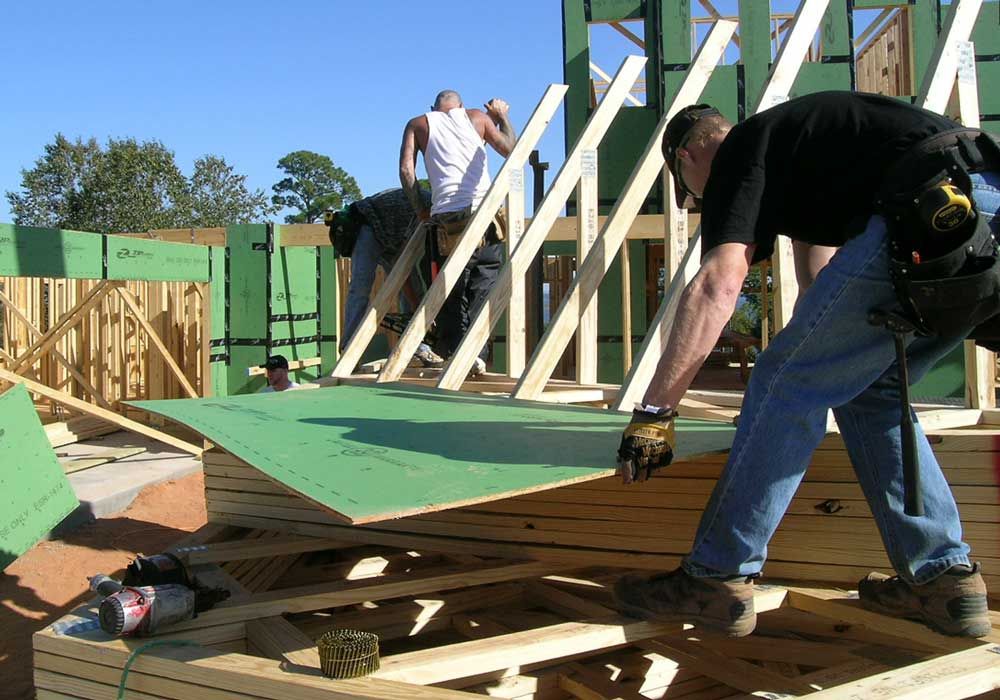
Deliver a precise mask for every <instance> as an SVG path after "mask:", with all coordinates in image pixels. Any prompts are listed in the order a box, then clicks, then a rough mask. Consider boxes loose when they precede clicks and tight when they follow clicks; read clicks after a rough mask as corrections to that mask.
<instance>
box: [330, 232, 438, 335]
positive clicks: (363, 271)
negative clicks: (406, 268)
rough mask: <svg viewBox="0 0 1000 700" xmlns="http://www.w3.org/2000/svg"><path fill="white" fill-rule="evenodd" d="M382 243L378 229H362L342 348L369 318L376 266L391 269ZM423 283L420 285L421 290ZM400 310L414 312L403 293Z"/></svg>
mask: <svg viewBox="0 0 1000 700" xmlns="http://www.w3.org/2000/svg"><path fill="white" fill-rule="evenodd" d="M382 252H383V251H382V244H381V243H379V242H378V240H376V238H375V231H374V230H372V227H371V226H369V225H368V224H364V225H363V226H362V227H361V228H360V229H359V230H358V238H357V240H356V241H355V242H354V249H353V250H352V251H351V284H350V286H349V287H348V288H347V301H346V302H345V304H344V333H343V336H342V339H341V342H340V349H341V351H343V350H344V348H345V347H347V343H348V342H349V341H350V339H351V336H352V335H354V331H356V330H357V329H358V326H359V325H361V319H363V318H364V317H365V311H367V310H368V299H369V297H370V296H371V292H372V285H373V284H374V283H375V268H376V266H381V267H382V269H383V270H385V272H386V274H388V273H389V268H388V267H386V262H385V260H383V259H382ZM411 279H413V280H414V281H417V280H418V279H419V278H418V277H417V275H416V270H414V273H413V274H412V275H411ZM419 286H420V285H417V288H418V289H419ZM399 306H400V310H401V311H403V312H404V313H409V312H410V311H412V309H410V305H409V303H408V302H407V300H406V298H405V297H404V296H403V295H402V294H400V295H399ZM428 350H430V346H428V345H427V344H426V343H421V344H420V347H419V348H418V352H426V351H428Z"/></svg>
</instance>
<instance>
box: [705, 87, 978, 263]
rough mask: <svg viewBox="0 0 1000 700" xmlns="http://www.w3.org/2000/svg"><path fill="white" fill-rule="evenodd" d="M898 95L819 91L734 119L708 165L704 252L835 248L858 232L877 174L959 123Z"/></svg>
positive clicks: (759, 256)
mask: <svg viewBox="0 0 1000 700" xmlns="http://www.w3.org/2000/svg"><path fill="white" fill-rule="evenodd" d="M958 126H959V125H958V124H956V123H955V122H953V121H951V120H949V119H947V118H945V117H942V116H940V115H938V114H934V113H933V112H928V111H926V110H923V109H920V108H917V107H914V106H912V105H910V104H908V103H906V102H902V101H900V100H897V99H895V98H891V97H883V96H881V95H869V94H864V93H852V92H819V93H815V94H812V95H805V96H803V97H799V98H796V99H793V100H789V101H788V102H785V103H784V104H780V105H777V106H775V107H772V108H771V109H768V110H766V111H764V112H761V113H760V114H757V115H754V116H753V117H750V118H749V119H747V120H746V121H743V122H741V123H739V124H737V125H735V126H734V127H733V128H732V130H731V131H730V132H729V134H728V135H727V136H726V139H725V140H724V141H723V142H722V144H721V146H720V147H719V150H718V152H717V153H716V156H715V160H714V161H713V162H712V171H711V174H710V175H709V178H708V182H707V183H706V184H705V191H704V196H703V199H702V203H701V208H702V214H701V235H702V251H703V252H707V251H708V250H711V249H712V248H714V247H715V246H717V245H719V244H721V243H734V242H735V243H748V244H756V246H757V248H756V250H755V251H754V256H753V260H754V262H757V261H760V260H763V259H765V258H767V257H769V256H770V255H771V253H772V252H773V251H774V239H775V237H776V236H777V235H778V234H784V235H786V236H788V237H790V238H792V239H793V240H797V241H803V242H805V243H812V244H816V245H829V246H839V245H842V244H843V243H844V242H846V241H847V240H849V239H850V238H853V237H854V236H857V235H858V234H860V233H862V231H863V230H864V227H865V223H866V222H867V220H868V218H869V217H870V216H871V215H872V214H873V213H874V212H873V201H874V198H875V194H876V193H877V192H878V189H879V187H880V186H881V183H882V174H883V173H884V172H885V170H886V169H887V168H888V167H889V166H890V165H891V164H892V162H893V161H894V160H895V159H896V158H897V157H898V156H899V155H900V154H901V153H903V152H904V151H905V150H906V149H907V148H908V147H909V146H911V145H912V144H914V143H916V142H917V141H920V140H921V139H923V138H924V137H927V136H931V135H933V134H936V133H940V132H941V131H946V130H948V129H954V128H957V127H958Z"/></svg>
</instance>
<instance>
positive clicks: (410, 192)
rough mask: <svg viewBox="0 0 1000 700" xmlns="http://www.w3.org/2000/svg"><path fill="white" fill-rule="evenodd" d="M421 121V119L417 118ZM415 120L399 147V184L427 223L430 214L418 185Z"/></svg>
mask: <svg viewBox="0 0 1000 700" xmlns="http://www.w3.org/2000/svg"><path fill="white" fill-rule="evenodd" d="M417 119H419V117H417ZM414 121H415V119H411V120H410V122H409V123H408V124H407V125H406V129H404V130H403V143H402V144H401V145H400V147H399V184H400V185H402V186H403V192H405V193H406V198H407V199H408V200H410V206H411V207H413V211H414V212H416V214H417V217H418V218H419V219H420V220H421V221H425V220H426V219H427V218H428V216H429V215H430V212H428V211H427V209H425V208H424V204H423V202H421V201H420V188H419V186H418V185H417V150H418V149H417V134H416V126H415V124H414Z"/></svg>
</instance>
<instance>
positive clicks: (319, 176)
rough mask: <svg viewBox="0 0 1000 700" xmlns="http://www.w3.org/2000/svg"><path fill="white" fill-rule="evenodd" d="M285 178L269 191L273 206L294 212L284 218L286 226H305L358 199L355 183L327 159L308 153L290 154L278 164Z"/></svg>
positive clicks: (358, 189) (345, 172)
mask: <svg viewBox="0 0 1000 700" xmlns="http://www.w3.org/2000/svg"><path fill="white" fill-rule="evenodd" d="M278 167H279V168H281V170H283V171H284V172H285V175H286V177H284V178H282V179H281V181H280V182H278V183H277V184H275V185H274V186H273V187H272V188H271V189H273V190H274V196H273V197H271V202H272V203H273V204H274V205H275V206H277V207H287V208H289V209H297V210H298V211H297V212H296V213H294V214H289V215H288V216H286V217H285V222H286V223H289V224H309V223H313V222H315V221H319V220H321V219H322V218H323V212H324V211H326V210H327V209H340V208H341V207H343V206H344V205H345V204H350V203H351V202H354V201H357V200H359V199H361V189H360V188H359V187H358V183H357V181H355V179H354V178H353V177H351V176H350V175H348V174H347V171H345V170H344V169H343V168H338V167H337V166H336V165H334V163H333V160H331V159H330V157H329V156H324V155H321V154H319V153H313V152H312V151H293V152H292V153H289V154H288V155H286V156H285V157H284V158H282V159H281V160H279V161H278Z"/></svg>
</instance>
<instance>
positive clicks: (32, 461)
mask: <svg viewBox="0 0 1000 700" xmlns="http://www.w3.org/2000/svg"><path fill="white" fill-rule="evenodd" d="M76 505H77V500H76V495H75V494H74V493H73V489H72V487H71V486H70V485H69V482H68V481H67V480H66V475H65V474H63V470H62V467H61V466H60V464H59V460H57V459H56V453H55V451H54V450H53V449H52V446H51V445H50V444H49V438H48V436H47V435H46V433H45V429H44V428H43V427H42V423H41V421H39V420H38V413H37V412H36V411H35V406H34V404H33V403H32V401H31V397H30V396H29V395H28V392H27V390H26V389H25V388H24V387H23V386H21V385H17V386H15V387H14V388H12V389H10V390H9V391H7V392H6V393H4V394H2V395H0V570H3V569H5V568H7V566H8V565H9V564H10V563H11V562H13V561H14V560H15V559H17V558H18V557H19V556H21V555H22V554H24V553H25V552H26V551H28V549H29V548H31V547H32V546H33V545H34V544H35V542H37V541H38V540H39V538H41V537H42V536H44V535H45V534H46V533H47V532H48V531H49V530H51V529H52V528H54V527H55V526H56V525H58V524H59V522H60V521H61V520H62V519H63V518H64V517H65V516H66V515H67V514H69V513H70V511H72V510H73V509H74V508H76Z"/></svg>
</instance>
